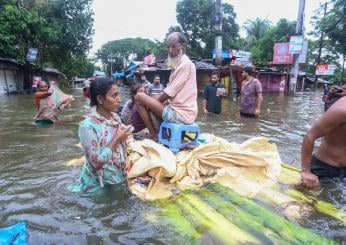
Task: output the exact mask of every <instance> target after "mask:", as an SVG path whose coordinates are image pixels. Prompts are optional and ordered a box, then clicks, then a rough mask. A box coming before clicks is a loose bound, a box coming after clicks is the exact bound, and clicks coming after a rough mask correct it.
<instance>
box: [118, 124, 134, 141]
mask: <svg viewBox="0 0 346 245" xmlns="http://www.w3.org/2000/svg"><path fill="white" fill-rule="evenodd" d="M129 129H130V128H129V127H125V126H124V125H122V124H119V126H118V130H117V134H116V136H115V139H116V142H117V143H118V144H119V143H121V142H123V141H125V140H126V139H127V136H129V134H130V132H129Z"/></svg>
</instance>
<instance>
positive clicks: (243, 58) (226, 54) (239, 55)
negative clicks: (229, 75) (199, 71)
mask: <svg viewBox="0 0 346 245" xmlns="http://www.w3.org/2000/svg"><path fill="white" fill-rule="evenodd" d="M211 55H212V57H213V59H215V56H216V54H215V49H213V50H212V53H211ZM221 57H222V58H224V59H225V58H229V59H231V58H233V57H235V60H232V61H231V64H232V65H240V66H246V65H249V64H251V53H250V52H247V51H243V50H235V49H223V50H222V52H221Z"/></svg>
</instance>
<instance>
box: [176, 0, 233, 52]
mask: <svg viewBox="0 0 346 245" xmlns="http://www.w3.org/2000/svg"><path fill="white" fill-rule="evenodd" d="M222 12H223V23H222V35H223V46H224V47H227V48H229V47H230V46H231V44H232V42H233V41H234V40H235V39H236V38H237V37H238V32H239V26H238V25H237V24H236V23H235V18H236V14H235V12H234V10H233V6H232V5H230V4H227V3H224V4H222ZM214 16H215V1H213V0H182V1H178V2H177V21H178V23H179V24H180V28H181V30H182V32H183V34H184V35H185V36H186V38H187V39H188V44H189V49H188V50H187V52H188V54H190V55H191V56H194V57H201V58H207V57H210V53H211V50H212V49H213V48H214V43H215V41H214V40H215V33H214Z"/></svg>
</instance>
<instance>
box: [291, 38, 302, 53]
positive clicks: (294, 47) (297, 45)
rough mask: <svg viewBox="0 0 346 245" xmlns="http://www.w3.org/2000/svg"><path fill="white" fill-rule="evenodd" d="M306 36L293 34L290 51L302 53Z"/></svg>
mask: <svg viewBox="0 0 346 245" xmlns="http://www.w3.org/2000/svg"><path fill="white" fill-rule="evenodd" d="M303 43H304V37H303V36H291V37H290V45H289V52H290V54H300V52H301V51H302V49H303Z"/></svg>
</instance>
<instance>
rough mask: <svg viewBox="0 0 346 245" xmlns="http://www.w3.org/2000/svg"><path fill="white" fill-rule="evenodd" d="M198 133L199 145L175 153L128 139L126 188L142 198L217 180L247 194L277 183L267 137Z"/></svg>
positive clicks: (277, 169) (274, 158) (273, 148)
mask: <svg viewBox="0 0 346 245" xmlns="http://www.w3.org/2000/svg"><path fill="white" fill-rule="evenodd" d="M202 137H203V138H206V143H205V144H202V145H200V146H198V147H197V148H195V149H193V150H192V151H181V152H179V153H178V154H176V155H174V154H173V153H172V152H171V151H170V150H169V149H167V148H166V147H164V146H162V145H160V144H157V143H155V142H154V141H151V140H148V139H145V140H141V141H135V140H130V142H129V145H128V151H129V157H128V161H127V166H126V168H125V169H126V172H127V178H128V185H129V188H130V190H131V191H132V192H133V193H134V194H135V195H137V196H138V197H139V198H140V199H142V200H155V199H160V198H167V197H169V196H171V195H173V194H174V193H177V192H179V191H180V190H185V189H192V188H198V187H201V186H202V185H203V184H205V183H219V184H221V185H223V186H226V187H228V188H230V189H232V190H234V191H235V192H237V193H238V194H241V195H243V196H247V197H252V196H254V195H255V194H256V193H258V192H259V191H261V190H262V189H263V188H266V187H268V188H270V187H271V186H272V185H273V184H275V183H276V182H277V180H278V176H279V174H280V169H281V159H280V156H279V153H278V150H277V147H276V145H275V144H271V143H269V141H268V139H266V138H264V137H255V138H251V139H249V140H247V141H245V142H244V143H242V144H237V143H234V142H232V143H230V142H228V141H226V140H225V139H222V138H219V137H216V136H214V135H210V134H202Z"/></svg>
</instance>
